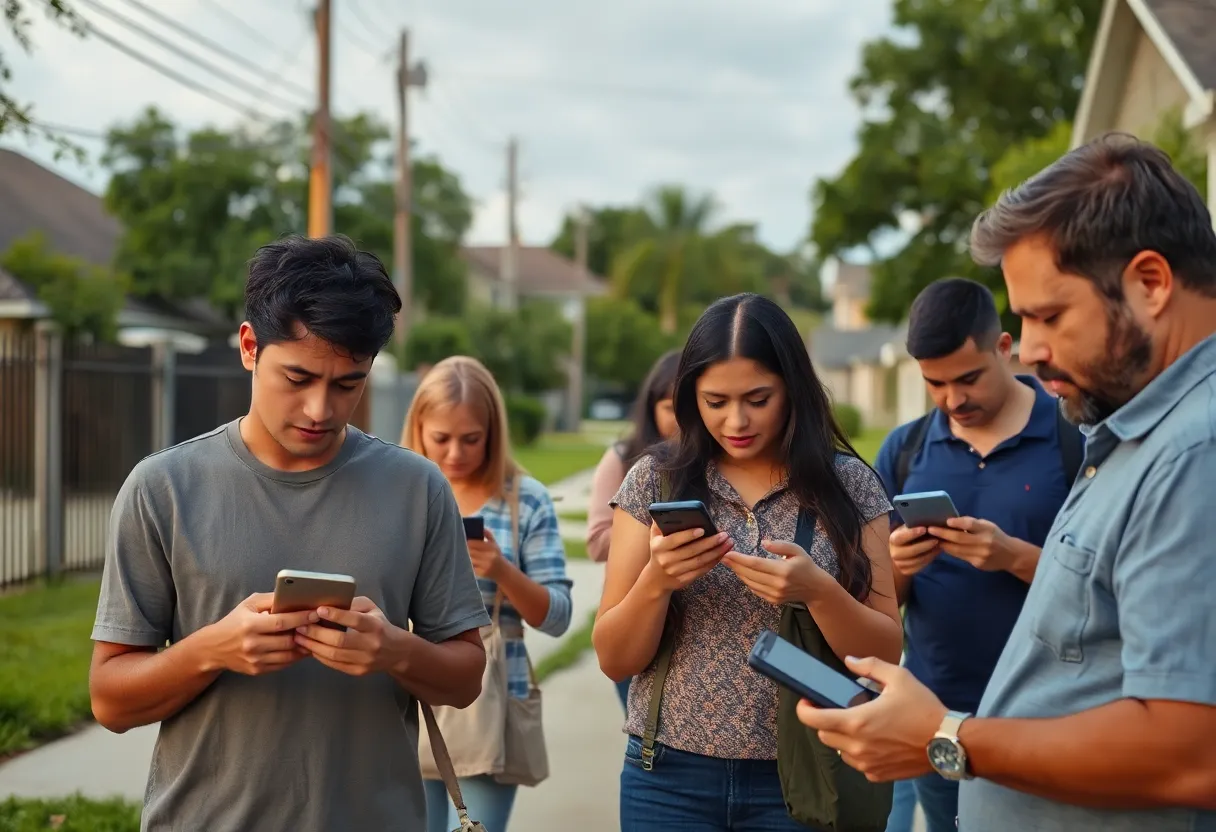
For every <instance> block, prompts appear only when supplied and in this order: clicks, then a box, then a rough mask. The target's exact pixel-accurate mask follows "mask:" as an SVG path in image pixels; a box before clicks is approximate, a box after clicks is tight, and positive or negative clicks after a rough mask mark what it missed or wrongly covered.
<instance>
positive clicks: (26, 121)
mask: <svg viewBox="0 0 1216 832" xmlns="http://www.w3.org/2000/svg"><path fill="white" fill-rule="evenodd" d="M27 5H34V6H37V7H38V8H39V9H41V10H42V12H43V14H45V15H46V16H47V17H48V18H50V19H51V20H52V21H54V22H55V23H58V24H60V25H63V26H67V27H68V28H69V29H71V30H72V31H73V32H74V33H76V34H77V35H83V34H84V32H85V30H84V27H83V24H82V22H81V20H80V18H79V17H78V16H77V15H76V14H75V13H74V12H73V11H72V9H71V7H70V5H69V4H68V3H66V2H64V0H39V1H38V2H35V3H33V4H27V3H26V2H24V1H23V0H0V10H2V12H3V17H4V25H5V27H6V28H7V29H8V31H9V34H11V35H12V37H13V41H14V42H16V44H17V46H18V47H20V48H21V49H22V50H23V51H24V52H25V53H26V54H29V53H30V52H31V51H32V50H33V40H32V38H31V37H30V29H31V27H32V24H33V21H32V20H31V19H30V15H29V12H28V10H27V8H26V7H27ZM12 80H13V69H12V66H11V65H10V64H9V62H8V60H7V58H6V57H5V54H4V50H3V49H0V135H3V134H4V133H5V132H8V131H14V130H15V131H17V132H19V133H24V134H25V135H27V136H30V135H41V136H44V137H46V138H49V139H51V140H53V141H55V142H56V143H57V144H58V145H59V147H60V149H61V150H69V149H75V148H74V147H73V146H72V145H71V144H70V143H68V142H66V141H65V140H63V139H62V138H61V137H59V136H58V135H57V134H56V133H55V132H54V131H53V130H50V129H48V128H46V127H42V126H40V125H39V124H38V123H37V122H36V121H34V120H33V118H32V110H31V107H30V105H28V104H22V103H21V102H19V101H17V100H16V99H15V98H13V97H12V96H11V95H10V94H9V92H8V86H9V83H10V82H11V81H12Z"/></svg>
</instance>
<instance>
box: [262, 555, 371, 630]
mask: <svg viewBox="0 0 1216 832" xmlns="http://www.w3.org/2000/svg"><path fill="white" fill-rule="evenodd" d="M354 600H355V579H354V578H352V577H351V576H350V575H337V574H332V573H329V572H306V571H304V570H301V569H283V570H281V571H280V572H279V574H278V575H277V576H276V577H275V581H274V600H273V601H271V603H270V611H271V612H274V613H279V612H301V611H303V610H315V609H316V608H317V607H337V608H338V609H340V610H348V609H350V605H351V603H352V602H353V601H354ZM317 623H318V624H320V625H321V626H322V627H329V628H330V629H332V630H345V629H346V628H345V627H343V626H342V625H341V624H335V623H334V622H332V621H324V620H322V621H318V622H317Z"/></svg>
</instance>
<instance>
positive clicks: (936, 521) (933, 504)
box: [894, 491, 959, 528]
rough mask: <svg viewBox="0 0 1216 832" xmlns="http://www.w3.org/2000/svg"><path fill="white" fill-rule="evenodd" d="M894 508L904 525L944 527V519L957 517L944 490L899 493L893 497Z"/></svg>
mask: <svg viewBox="0 0 1216 832" xmlns="http://www.w3.org/2000/svg"><path fill="white" fill-rule="evenodd" d="M894 502H895V510H896V511H898V512H899V516H900V517H902V518H903V521H904V525H905V526H924V527H925V528H928V527H930V526H937V527H938V528H945V527H946V521H947V520H949V519H950V518H951V517H958V516H959V515H958V509H956V508H955V507H954V501H953V500H951V499H950V495H949V494H947V493H946V492H945V491H918V492H916V493H914V494H899V495H897V496H896V497H895V500H894Z"/></svg>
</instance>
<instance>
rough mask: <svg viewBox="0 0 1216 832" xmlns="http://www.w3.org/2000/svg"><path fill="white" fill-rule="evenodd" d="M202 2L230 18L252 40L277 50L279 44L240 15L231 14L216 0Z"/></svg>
mask: <svg viewBox="0 0 1216 832" xmlns="http://www.w3.org/2000/svg"><path fill="white" fill-rule="evenodd" d="M203 3H204V4H205V5H207V6H210V7H211V8H213V9H215V10H216V11H217V12H219V13H220V14H221V15H223V16H224V17H226V18H228V19H229V20H231V21H232V22H233V23H235V24H236V25H237V26H239V27H240V28H242V29H244V30H245V31H246V32H247V33H248V34H249V35H250V37H252V38H253V39H254V40H256V41H258V42H259V43H261V44H262V45H263V46H266V47H269V48H270V49H273V50H277V49H278V48H279V44H277V43H275V42H274V41H272V40H270V39H269V38H268V37H266V36H265V35H264V34H262V33H261V32H260V31H258V30H257V29H255V28H254V27H252V26H250V25H249V24H248V23H246V22H245V20H244V18H242V17H240V16H239V15H236V14H233V13H232V12H230V11H229V10H228V9H226V8H224V7H223V6H221V5H220V4H219V3H218V2H216V0H203Z"/></svg>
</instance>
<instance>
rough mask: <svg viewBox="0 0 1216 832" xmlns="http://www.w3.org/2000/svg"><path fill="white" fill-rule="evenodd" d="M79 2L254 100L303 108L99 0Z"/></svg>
mask: <svg viewBox="0 0 1216 832" xmlns="http://www.w3.org/2000/svg"><path fill="white" fill-rule="evenodd" d="M77 1H78V2H80V3H82V4H83V5H85V6H88V7H89V8H91V9H93V10H94V11H97V12H101V14H103V15H104V16H106V17H108V18H110V19H111V20H114V21H116V22H117V23H118V24H119V25H120V26H123V27H125V28H127V29H129V30H131V31H133V32H136V33H138V34H141V35H143V36H144V37H145V38H147V39H148V40H150V41H152V42H153V43H155V44H157V45H159V46H160V47H162V48H163V49H165V50H167V51H169V52H171V53H175V54H178V55H180V56H181V57H183V58H185V59H186V60H188V61H190V62H191V63H193V64H196V65H197V66H200V67H202V68H203V69H205V70H207V71H208V72H210V73H212V74H213V75H215V76H216V77H218V78H222V79H223V80H225V81H227V82H228V83H229V84H231V85H232V86H234V87H238V88H240V89H242V90H244V91H245V92H247V93H249V94H251V95H252V96H253V97H254V98H276V99H277V100H278V102H279V103H280V106H285V107H286V108H287V109H288V110H292V111H296V110H299V109H300V108H301V106H302V105H301V104H300V103H299V102H297V101H288V100H287V99H286V98H278V97H277V96H273V95H271V94H269V93H264V92H261V91H259V90H257V89H255V88H254V87H251V86H250V85H249V83H248V82H247V81H244V80H242V79H240V78H238V77H236V76H235V75H233V74H231V73H230V72H228V71H227V70H226V69H224V68H222V67H217V66H216V65H215V64H213V63H211V62H210V61H208V60H207V59H206V58H200V57H198V56H197V55H195V54H194V53H192V52H189V51H187V50H186V49H183V48H182V47H181V46H179V45H177V44H174V43H170V42H169V41H167V40H165V39H164V38H162V37H161V36H160V35H158V34H156V33H155V32H153V31H151V30H150V29H148V28H147V27H146V26H143V25H142V24H140V23H137V22H135V21H133V20H132V19H131V18H129V17H127V16H126V15H123V14H121V13H119V12H116V11H114V10H113V9H109V8H107V7H105V6H103V5H101V4H100V3H98V2H97V0H77ZM90 28H92V29H93V30H94V31H97V28H96V27H95V26H91V27H90Z"/></svg>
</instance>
